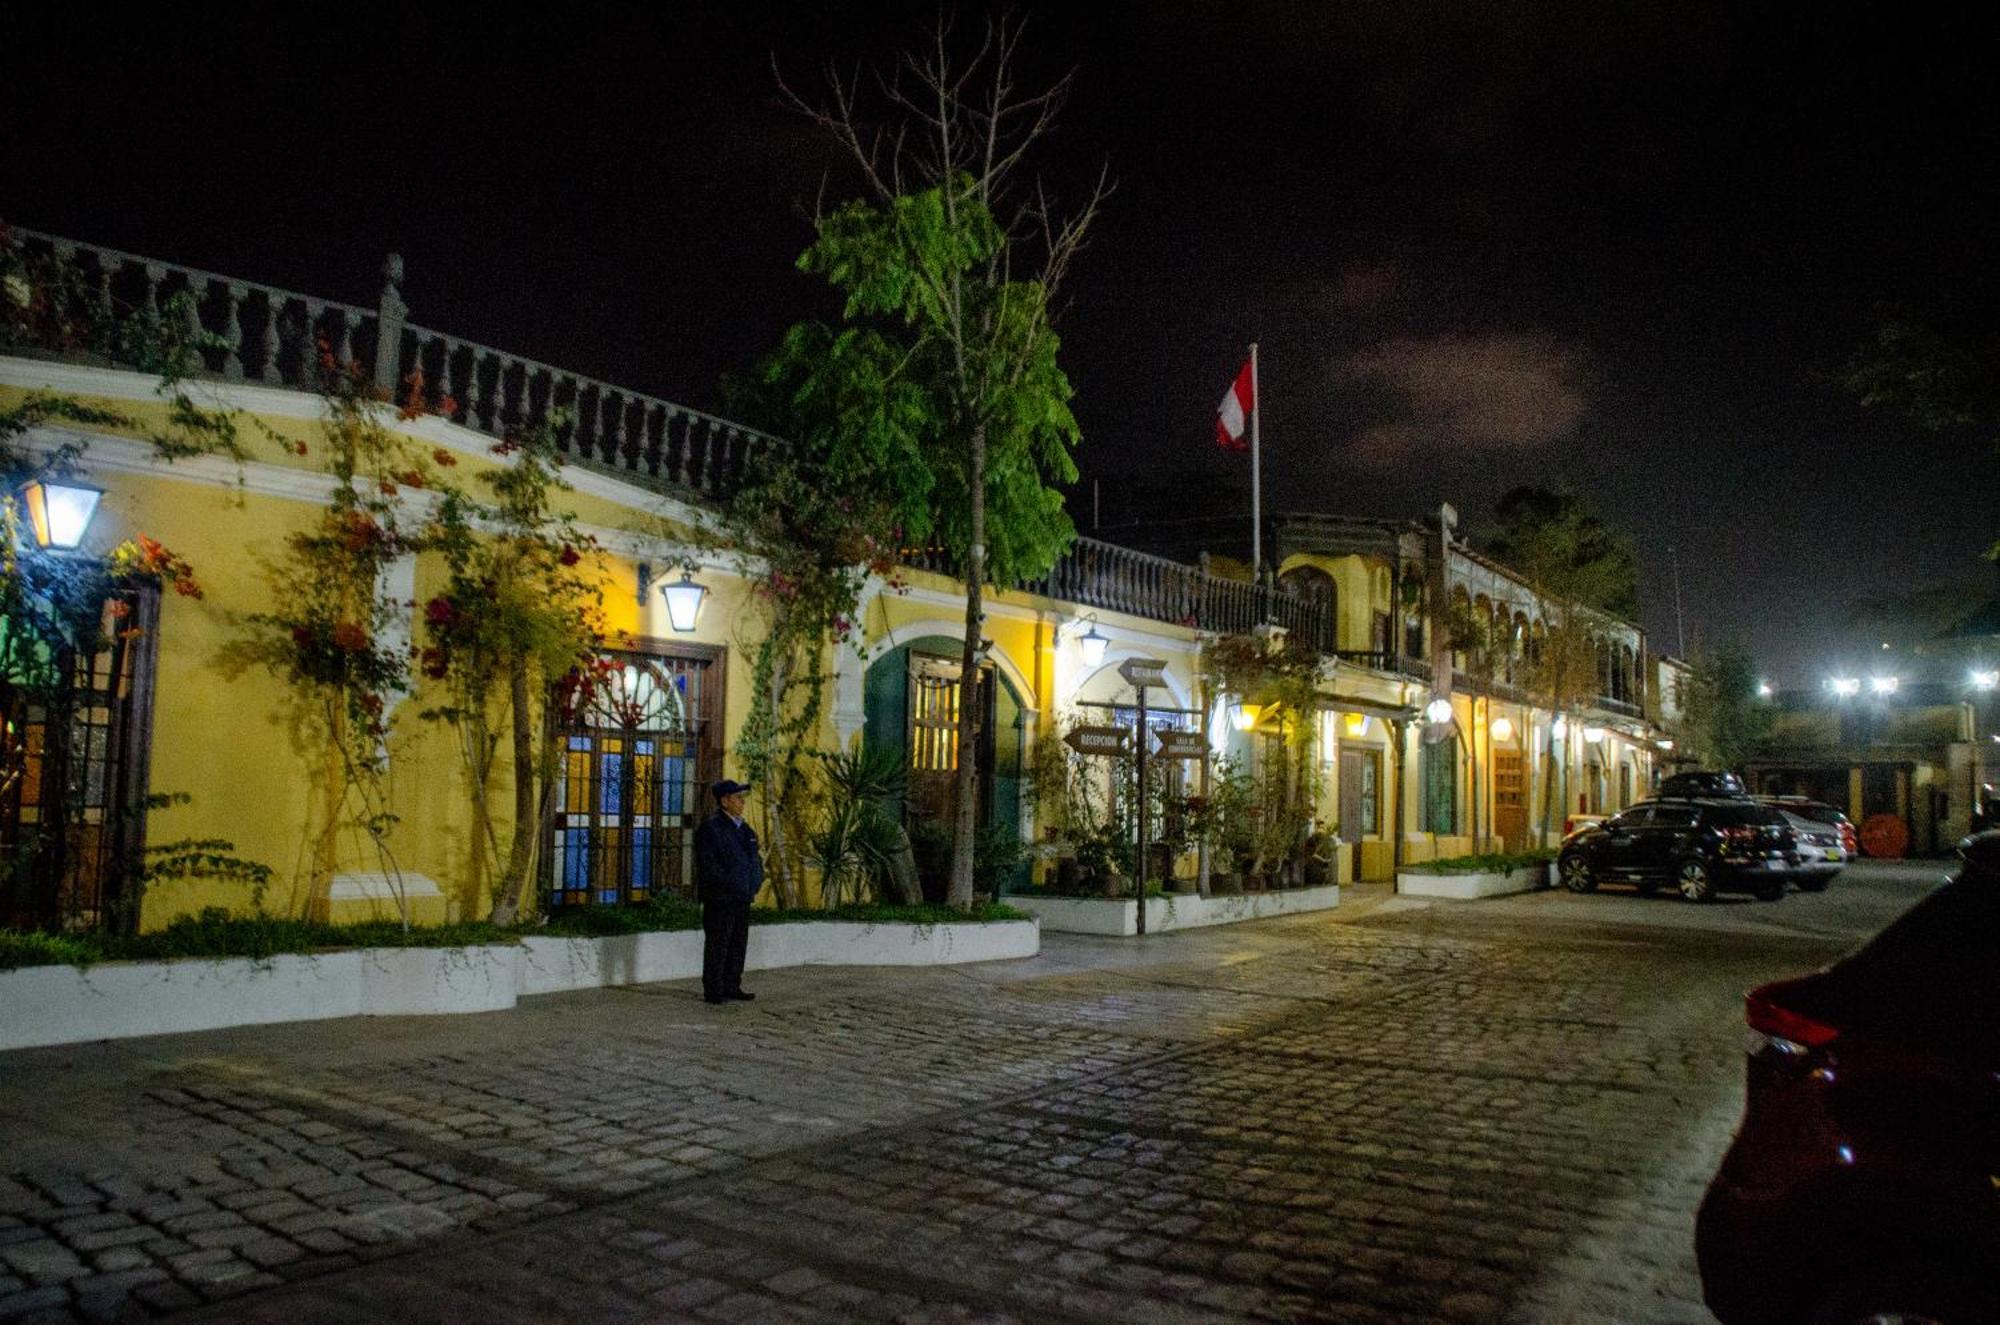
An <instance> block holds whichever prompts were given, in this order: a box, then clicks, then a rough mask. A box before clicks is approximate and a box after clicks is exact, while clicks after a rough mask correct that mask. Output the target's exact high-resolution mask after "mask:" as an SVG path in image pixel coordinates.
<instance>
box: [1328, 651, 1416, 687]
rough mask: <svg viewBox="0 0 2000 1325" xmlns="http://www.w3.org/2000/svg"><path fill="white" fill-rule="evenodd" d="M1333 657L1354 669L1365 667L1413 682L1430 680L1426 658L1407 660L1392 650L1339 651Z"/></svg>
mask: <svg viewBox="0 0 2000 1325" xmlns="http://www.w3.org/2000/svg"><path fill="white" fill-rule="evenodd" d="M1334 657H1336V658H1338V659H1340V661H1342V662H1344V663H1352V664H1353V665H1354V666H1356V667H1367V668H1371V669H1373V670H1374V671H1378V672H1388V673H1390V674H1391V675H1393V676H1404V677H1408V678H1410V679H1411V680H1413V681H1428V680H1430V679H1431V675H1432V673H1431V664H1430V660H1429V659H1427V658H1409V657H1405V656H1404V655H1402V654H1400V653H1397V652H1395V651H1394V650H1393V649H1391V650H1388V651H1386V652H1385V651H1383V650H1380V649H1341V650H1339V651H1338V652H1336V653H1335V654H1334Z"/></svg>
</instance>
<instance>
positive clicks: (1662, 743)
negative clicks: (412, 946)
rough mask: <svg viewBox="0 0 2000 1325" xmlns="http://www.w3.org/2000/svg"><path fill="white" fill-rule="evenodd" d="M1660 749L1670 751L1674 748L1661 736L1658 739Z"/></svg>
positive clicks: (1671, 743)
mask: <svg viewBox="0 0 2000 1325" xmlns="http://www.w3.org/2000/svg"><path fill="white" fill-rule="evenodd" d="M1660 748H1661V749H1662V750H1671V749H1673V748H1674V743H1673V742H1672V741H1670V740H1668V739H1667V738H1666V737H1664V736H1662V737H1661V738H1660Z"/></svg>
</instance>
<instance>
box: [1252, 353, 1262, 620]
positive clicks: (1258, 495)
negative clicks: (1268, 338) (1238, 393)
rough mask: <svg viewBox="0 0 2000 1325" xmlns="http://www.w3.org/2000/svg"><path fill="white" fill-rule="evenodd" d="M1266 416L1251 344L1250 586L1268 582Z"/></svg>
mask: <svg viewBox="0 0 2000 1325" xmlns="http://www.w3.org/2000/svg"><path fill="white" fill-rule="evenodd" d="M1263 412H1264V390H1263V388H1262V387H1261V386H1259V385H1258V382H1257V342H1256V341H1254V340H1253V341H1251V342H1250V582H1251V583H1253V584H1261V583H1263V579H1264V474H1263V470H1262V468H1261V467H1260V457H1259V455H1258V448H1257V416H1258V415H1259V414H1262V413H1263Z"/></svg>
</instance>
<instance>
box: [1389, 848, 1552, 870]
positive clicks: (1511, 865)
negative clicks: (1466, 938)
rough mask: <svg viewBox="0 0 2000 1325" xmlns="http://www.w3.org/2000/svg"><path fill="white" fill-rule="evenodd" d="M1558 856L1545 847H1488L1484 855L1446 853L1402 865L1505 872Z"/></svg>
mask: <svg viewBox="0 0 2000 1325" xmlns="http://www.w3.org/2000/svg"><path fill="white" fill-rule="evenodd" d="M1555 858H1556V853H1555V852H1554V851H1551V850H1549V849H1548V848H1546V847H1544V848H1542V849H1541V850H1539V851H1513V852H1509V851H1489V852H1487V853H1486V854H1484V855H1481V856H1447V857H1446V858H1445V859H1443V860H1425V861H1419V862H1418V863H1416V864H1414V865H1404V866H1402V872H1403V873H1405V874H1505V873H1507V872H1509V871H1510V870H1519V869H1526V868H1528V867H1529V866H1531V865H1546V864H1548V863H1549V862H1550V861H1552V860H1554V859H1555Z"/></svg>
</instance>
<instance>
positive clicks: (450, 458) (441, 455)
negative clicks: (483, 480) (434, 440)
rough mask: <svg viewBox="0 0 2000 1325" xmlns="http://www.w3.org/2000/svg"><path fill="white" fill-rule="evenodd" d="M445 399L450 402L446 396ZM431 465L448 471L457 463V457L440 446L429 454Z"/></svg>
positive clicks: (449, 398)
mask: <svg viewBox="0 0 2000 1325" xmlns="http://www.w3.org/2000/svg"><path fill="white" fill-rule="evenodd" d="M445 399H446V400H447V401H449V400H451V397H450V396H446V397H445ZM454 403H456V402H454ZM431 463H432V464H434V465H436V466H437V467H438V468H440V469H450V468H451V467H452V466H453V465H455V464H457V463H458V457H457V456H455V455H453V454H452V453H451V452H449V451H447V450H445V449H444V448H443V447H442V446H440V447H438V448H437V449H436V450H434V451H432V452H431Z"/></svg>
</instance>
